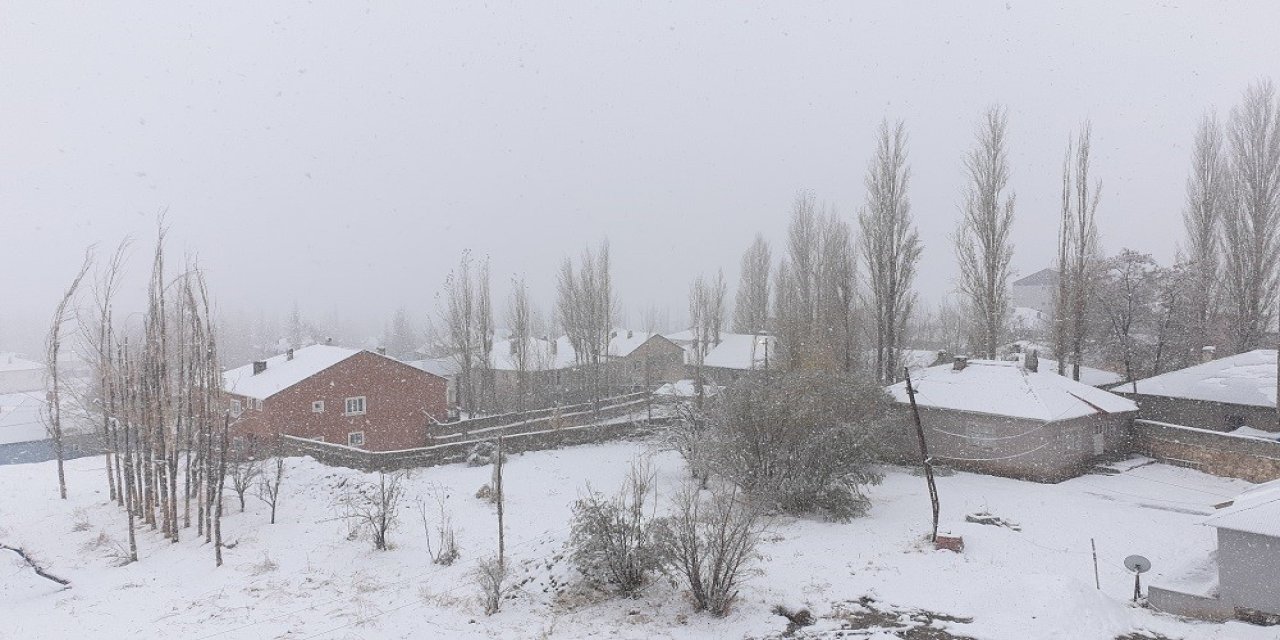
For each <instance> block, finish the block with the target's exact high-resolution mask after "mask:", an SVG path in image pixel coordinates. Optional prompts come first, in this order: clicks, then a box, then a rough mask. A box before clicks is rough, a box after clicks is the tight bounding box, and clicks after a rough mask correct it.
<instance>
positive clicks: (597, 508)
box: [569, 462, 660, 594]
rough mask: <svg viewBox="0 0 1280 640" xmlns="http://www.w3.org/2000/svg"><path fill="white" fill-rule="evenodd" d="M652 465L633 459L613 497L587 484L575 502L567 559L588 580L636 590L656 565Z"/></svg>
mask: <svg viewBox="0 0 1280 640" xmlns="http://www.w3.org/2000/svg"><path fill="white" fill-rule="evenodd" d="M653 484H654V474H653V470H652V469H651V468H650V467H649V466H648V465H647V464H645V463H643V462H633V463H632V465H631V472H630V473H629V474H627V478H626V480H625V481H623V484H622V488H621V489H620V490H619V491H618V494H617V495H616V496H613V497H608V496H605V495H604V494H602V493H600V492H598V491H595V490H593V489H592V488H591V487H590V486H588V487H587V495H586V496H584V497H582V498H580V499H578V501H577V502H575V503H574V505H573V524H572V532H571V534H570V537H569V548H570V550H571V556H570V557H571V558H572V560H573V562H574V564H576V565H577V566H578V569H579V570H581V571H582V573H583V575H585V576H586V577H587V578H588V579H590V580H593V581H598V582H601V583H608V584H612V585H614V586H615V587H617V588H618V590H619V591H621V592H622V593H625V594H634V593H635V592H636V591H637V590H639V589H640V588H641V587H643V586H644V585H645V584H647V583H648V581H649V577H650V576H651V575H652V573H653V572H654V571H655V570H657V569H658V568H659V566H660V562H659V558H658V554H657V549H656V547H655V544H654V520H653V508H654V503H655V502H656V497H655V493H654V487H653Z"/></svg>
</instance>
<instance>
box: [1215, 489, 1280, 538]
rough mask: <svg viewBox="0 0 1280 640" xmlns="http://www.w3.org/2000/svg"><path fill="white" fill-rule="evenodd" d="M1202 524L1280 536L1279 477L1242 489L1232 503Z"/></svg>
mask: <svg viewBox="0 0 1280 640" xmlns="http://www.w3.org/2000/svg"><path fill="white" fill-rule="evenodd" d="M1203 524H1207V525H1209V526H1211V527H1217V528H1219V529H1230V530H1232V531H1244V532H1247V533H1256V534H1259V535H1264V536H1272V537H1280V480H1272V481H1271V482H1266V483H1263V484H1260V485H1258V486H1256V487H1253V488H1251V489H1249V490H1247V491H1245V492H1244V493H1241V494H1240V495H1238V496H1236V497H1235V499H1234V500H1232V501H1231V504H1230V505H1229V506H1226V507H1223V508H1222V509H1219V510H1218V511H1217V512H1216V513H1214V514H1213V515H1211V516H1209V517H1208V518H1206V519H1205V520H1204V522H1203Z"/></svg>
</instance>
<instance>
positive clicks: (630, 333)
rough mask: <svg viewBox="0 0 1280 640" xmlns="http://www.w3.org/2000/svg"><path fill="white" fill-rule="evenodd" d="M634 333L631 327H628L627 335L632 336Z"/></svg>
mask: <svg viewBox="0 0 1280 640" xmlns="http://www.w3.org/2000/svg"><path fill="white" fill-rule="evenodd" d="M632 335H633V332H632V331H631V330H630V329H627V337H628V338H630V337H631V336H632Z"/></svg>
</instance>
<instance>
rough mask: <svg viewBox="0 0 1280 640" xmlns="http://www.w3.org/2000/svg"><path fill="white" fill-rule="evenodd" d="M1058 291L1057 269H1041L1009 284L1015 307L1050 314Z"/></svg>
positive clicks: (1010, 295)
mask: <svg viewBox="0 0 1280 640" xmlns="http://www.w3.org/2000/svg"><path fill="white" fill-rule="evenodd" d="M1057 291H1058V272H1057V270H1055V269H1041V270H1039V271H1037V272H1035V273H1033V274H1031V275H1029V276H1026V277H1024V278H1019V279H1017V280H1014V281H1013V284H1011V285H1009V299H1010V302H1012V303H1013V306H1014V307H1015V308H1016V307H1021V308H1024V309H1032V310H1034V311H1038V312H1040V313H1042V314H1048V313H1051V312H1052V311H1053V305H1054V299H1055V296H1056V295H1057Z"/></svg>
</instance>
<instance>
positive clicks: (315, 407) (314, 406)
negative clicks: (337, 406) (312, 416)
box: [311, 400, 324, 413]
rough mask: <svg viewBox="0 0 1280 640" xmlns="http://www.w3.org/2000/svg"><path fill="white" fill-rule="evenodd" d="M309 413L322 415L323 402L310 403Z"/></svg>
mask: <svg viewBox="0 0 1280 640" xmlns="http://www.w3.org/2000/svg"><path fill="white" fill-rule="evenodd" d="M311 413H324V400H316V401H315V402H312V403H311Z"/></svg>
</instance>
